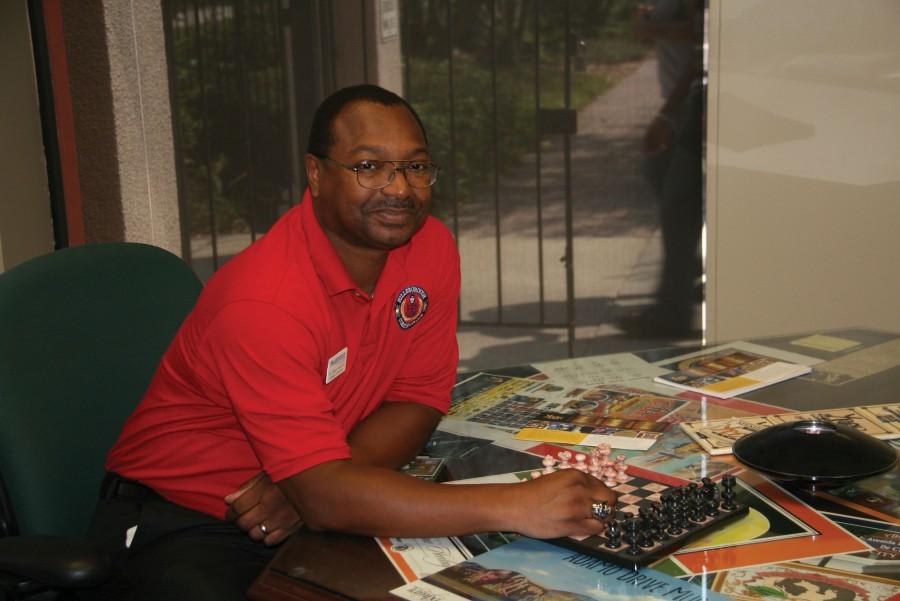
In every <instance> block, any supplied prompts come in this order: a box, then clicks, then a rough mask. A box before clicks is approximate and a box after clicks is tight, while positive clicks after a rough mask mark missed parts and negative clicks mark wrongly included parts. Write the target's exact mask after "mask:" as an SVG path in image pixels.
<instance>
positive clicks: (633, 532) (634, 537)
mask: <svg viewBox="0 0 900 601" xmlns="http://www.w3.org/2000/svg"><path fill="white" fill-rule="evenodd" d="M639 526H640V525H639V524H638V518H637V516H631V517H630V518H628V519H627V520H625V536H624V537H623V538H624V539H625V542H626V543H628V552H629V553H631V554H632V555H638V554H640V552H641V548H640V546H639V543H638V528H639Z"/></svg>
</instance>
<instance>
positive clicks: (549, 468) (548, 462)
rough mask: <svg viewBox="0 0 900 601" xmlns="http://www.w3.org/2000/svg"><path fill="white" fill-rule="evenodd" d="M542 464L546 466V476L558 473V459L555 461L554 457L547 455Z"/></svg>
mask: <svg viewBox="0 0 900 601" xmlns="http://www.w3.org/2000/svg"><path fill="white" fill-rule="evenodd" d="M541 463H542V464H543V466H544V473H545V474H552V473H553V472H555V471H556V468H555V467H554V466H555V465H556V459H554V458H553V456H552V455H545V456H544V460H543V461H542V462H541Z"/></svg>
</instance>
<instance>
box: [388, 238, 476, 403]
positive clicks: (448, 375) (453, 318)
mask: <svg viewBox="0 0 900 601" xmlns="http://www.w3.org/2000/svg"><path fill="white" fill-rule="evenodd" d="M440 231H441V234H442V236H441V244H440V245H439V249H438V251H437V252H436V253H434V254H433V255H432V256H431V257H430V261H428V263H429V265H438V266H442V269H438V270H434V269H432V270H431V271H432V275H433V277H431V278H429V279H430V281H431V287H432V289H433V291H434V292H431V291H427V292H429V297H428V310H427V311H426V313H425V315H424V316H423V317H422V320H421V321H420V322H419V323H417V324H416V325H415V326H414V329H415V334H416V338H415V340H414V342H413V346H412V352H411V353H410V354H409V356H408V357H406V358H405V359H404V365H403V368H402V369H401V370H400V372H399V373H398V374H397V377H396V378H395V380H394V382H393V384H392V385H391V387H390V388H389V389H388V391H387V394H386V395H385V400H386V401H406V402H416V403H421V404H423V405H427V406H429V407H433V408H434V409H437V410H438V411H440V412H441V413H445V414H446V413H447V411H448V410H449V409H450V396H451V390H452V388H453V385H454V383H455V382H456V368H457V364H458V363H459V347H458V345H457V342H456V325H457V305H458V303H459V287H460V271H459V253H458V252H457V250H456V244H455V243H454V242H453V238H452V237H451V236H450V233H449V231H447V230H446V228H444V227H443V226H441V227H440ZM435 271H436V273H435Z"/></svg>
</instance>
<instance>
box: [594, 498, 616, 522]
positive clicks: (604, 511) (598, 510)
mask: <svg viewBox="0 0 900 601" xmlns="http://www.w3.org/2000/svg"><path fill="white" fill-rule="evenodd" d="M611 513H612V510H611V509H610V507H609V503H607V502H606V501H594V502H593V503H591V517H593V518H595V519H598V520H605V519H606V518H608V517H609V516H610V514H611Z"/></svg>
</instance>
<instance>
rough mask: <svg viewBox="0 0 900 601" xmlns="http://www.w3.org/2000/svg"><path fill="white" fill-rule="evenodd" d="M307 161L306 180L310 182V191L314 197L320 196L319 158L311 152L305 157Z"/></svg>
mask: <svg viewBox="0 0 900 601" xmlns="http://www.w3.org/2000/svg"><path fill="white" fill-rule="evenodd" d="M303 159H304V161H305V162H306V180H307V181H308V182H309V193H310V195H312V197H313V198H317V197H318V196H319V175H320V171H319V160H318V159H317V158H316V157H314V156H313V155H311V154H307V155H306V156H305V157H303Z"/></svg>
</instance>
